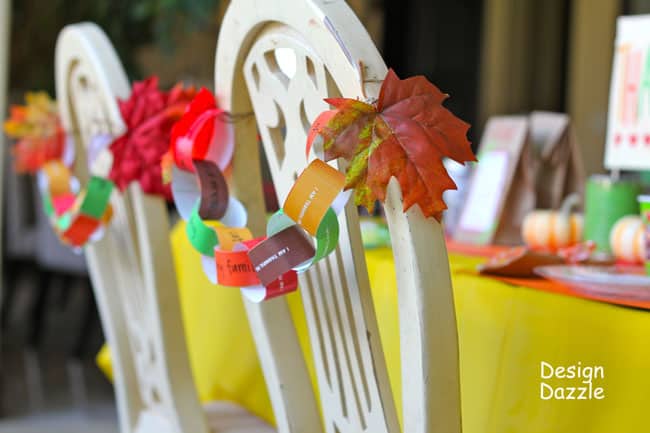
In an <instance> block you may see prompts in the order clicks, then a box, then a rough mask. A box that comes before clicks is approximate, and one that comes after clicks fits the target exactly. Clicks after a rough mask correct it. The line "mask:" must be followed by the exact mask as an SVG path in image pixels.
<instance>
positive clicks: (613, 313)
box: [98, 223, 650, 433]
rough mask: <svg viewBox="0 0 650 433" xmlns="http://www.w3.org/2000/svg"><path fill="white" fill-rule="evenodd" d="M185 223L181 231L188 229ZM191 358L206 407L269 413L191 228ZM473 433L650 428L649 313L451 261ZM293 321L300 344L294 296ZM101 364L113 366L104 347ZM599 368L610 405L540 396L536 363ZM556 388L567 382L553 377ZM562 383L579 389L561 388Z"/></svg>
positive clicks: (382, 311)
mask: <svg viewBox="0 0 650 433" xmlns="http://www.w3.org/2000/svg"><path fill="white" fill-rule="evenodd" d="M181 224H182V223H181ZM172 243H173V248H174V252H175V261H176V270H177V274H178V278H179V288H180V293H181V302H182V309H183V315H184V319H185V327H186V335H187V342H188V350H189V352H190V360H191V364H192V368H193V372H194V376H195V381H196V384H197V388H198V390H199V393H200V397H201V399H202V400H204V401H209V400H214V399H227V400H233V401H236V402H239V403H240V404H242V405H244V406H246V407H247V408H248V409H249V410H251V411H252V412H254V413H256V414H258V415H260V416H262V417H263V418H265V419H269V420H270V419H272V412H271V407H270V403H269V400H268V396H267V394H266V389H265V385H264V380H263V376H262V373H261V370H260V367H259V364H258V360H257V356H256V353H255V347H254V345H253V340H252V337H251V334H250V331H249V329H248V325H247V322H246V318H245V312H244V307H243V304H242V300H241V297H240V295H239V293H238V291H237V290H232V289H229V288H221V287H214V286H212V285H211V284H210V283H209V282H208V281H207V280H206V279H205V277H204V276H203V273H202V271H201V269H200V264H199V260H198V257H196V254H195V253H194V252H192V249H191V247H190V245H189V244H188V242H187V240H186V237H185V234H184V228H183V226H182V225H179V226H177V227H176V228H175V230H174V232H173V234H172ZM366 258H367V262H368V266H369V273H370V277H371V285H372V289H373V295H374V301H375V307H376V309H377V314H378V317H379V319H380V321H379V326H380V333H381V337H382V341H383V343H384V350H385V352H386V357H387V363H388V367H389V372H390V378H391V384H392V385H393V389H395V390H396V393H395V394H396V399H397V404H398V407H400V406H399V400H400V396H399V390H400V386H399V348H398V345H399V342H398V327H397V324H398V322H397V306H396V299H397V293H396V287H395V283H394V281H395V277H394V269H393V265H392V256H391V252H390V250H388V249H377V250H371V251H368V252H367V254H366ZM450 259H451V269H452V274H453V284H454V295H455V302H456V310H457V320H458V328H459V337H460V360H461V390H462V409H463V425H464V431H465V432H466V433H510V432H512V433H537V432H540V433H541V432H545V433H546V432H548V433H565V432H566V433H577V432H580V433H592V432H593V433H596V432H598V433H601V432H602V433H618V432H621V433H624V432H641V431H648V430H650V421H648V418H647V416H645V415H646V413H647V411H648V407H650V344H648V343H647V342H648V339H649V337H650V313H649V312H644V311H640V310H634V309H628V308H622V307H615V306H611V305H607V304H603V303H598V302H593V301H586V300H582V299H577V298H572V297H567V296H562V295H557V294H551V293H545V292H540V291H535V290H532V289H527V288H521V287H515V286H510V285H507V284H504V283H501V282H498V281H495V280H492V279H489V278H485V277H480V276H477V275H474V274H472V273H471V272H468V271H471V270H472V269H474V268H475V266H476V264H477V263H478V262H480V261H481V259H477V258H472V257H466V256H461V255H451V258H450ZM290 304H291V306H292V314H293V316H294V320H295V321H296V326H297V329H298V331H299V333H300V335H301V337H302V338H303V339H304V338H306V330H305V326H304V315H303V313H302V306H301V301H300V298H299V295H298V294H294V295H291V296H290ZM98 358H99V363H100V365H101V366H102V367H103V368H104V370H105V371H109V370H110V357H109V355H108V353H107V351H103V352H102V353H100V355H99V357H98ZM541 361H545V362H548V363H551V364H553V365H572V364H578V362H580V363H581V365H582V366H587V365H597V366H602V367H603V368H604V373H605V377H604V379H598V380H594V385H595V386H602V387H603V388H604V392H605V399H604V400H590V401H559V400H551V401H546V400H542V399H541V398H540V381H541V379H540V362H541ZM546 382H549V383H554V385H557V384H560V381H557V380H556V381H546ZM565 382H566V384H565V385H566V386H576V384H577V385H579V383H578V382H576V381H565Z"/></svg>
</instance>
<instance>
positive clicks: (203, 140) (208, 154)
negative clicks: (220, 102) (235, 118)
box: [165, 88, 232, 172]
mask: <svg viewBox="0 0 650 433" xmlns="http://www.w3.org/2000/svg"><path fill="white" fill-rule="evenodd" d="M225 116H226V113H225V112H224V111H223V110H221V109H219V108H218V107H217V103H216V100H215V98H214V95H212V93H210V91H209V90H207V89H205V88H202V89H201V90H200V91H199V92H198V94H197V95H196V97H195V98H194V99H193V100H192V102H191V103H190V104H189V106H188V107H187V111H186V112H185V114H183V116H182V117H181V119H180V120H179V121H178V122H176V124H175V125H174V127H173V128H172V132H171V139H170V148H169V152H170V153H171V155H172V158H173V160H174V162H175V163H176V165H177V166H178V167H179V168H181V169H183V170H186V171H189V172H194V165H193V163H192V160H204V159H210V160H212V161H214V162H216V163H217V164H218V165H219V166H220V168H221V169H222V170H224V169H225V166H226V165H227V163H228V162H230V158H231V157H232V143H231V142H230V141H231V138H230V137H231V132H230V129H231V127H230V125H229V124H228V123H227V122H226V121H224V120H223V118H225ZM220 120H221V121H220ZM223 160H227V161H226V162H225V163H223ZM165 164H166V165H168V164H169V161H166V162H165Z"/></svg>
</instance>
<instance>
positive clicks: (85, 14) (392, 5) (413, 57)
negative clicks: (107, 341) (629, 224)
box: [0, 0, 650, 433]
mask: <svg viewBox="0 0 650 433" xmlns="http://www.w3.org/2000/svg"><path fill="white" fill-rule="evenodd" d="M2 1H5V2H7V1H8V0H2ZM348 3H349V4H350V5H351V6H352V8H353V9H354V10H355V11H356V13H357V14H358V16H359V18H360V19H361V21H362V22H363V23H364V25H365V26H366V28H367V29H368V31H369V32H370V34H371V36H372V38H373V40H374V41H375V43H376V45H377V46H378V47H379V49H380V50H381V51H382V54H383V56H384V59H385V60H386V63H387V64H388V65H389V66H391V67H392V68H394V69H395V70H396V72H397V73H398V75H400V76H409V75H415V74H424V75H426V76H427V77H428V78H429V79H430V80H431V81H432V82H433V83H435V84H436V85H437V86H438V87H440V88H441V89H442V90H443V91H445V92H447V93H449V94H450V95H451V98H450V99H449V100H448V102H447V106H448V107H449V108H450V109H451V110H452V111H453V112H455V113H456V114H457V115H458V116H459V117H461V118H463V119H464V120H466V121H468V122H469V123H471V124H472V125H473V127H472V129H471V130H470V138H471V140H472V141H473V142H474V146H475V147H476V144H477V141H478V138H479V137H480V135H481V132H482V126H483V125H484V124H485V121H486V120H487V118H488V117H490V116H492V115H497V114H513V113H528V112H530V111H532V110H549V111H556V112H566V113H568V114H569V115H570V116H571V118H572V120H573V123H574V126H575V128H576V131H577V135H578V139H579V143H580V145H581V147H582V151H583V152H582V153H583V156H584V162H585V168H586V171H587V174H591V173H597V172H601V171H603V167H602V161H603V148H604V141H605V131H606V118H607V102H608V94H609V79H610V73H611V65H612V51H613V44H614V32H615V20H616V17H617V16H619V15H622V14H642V13H650V0H454V1H448V0H399V1H398V0H349V1H348ZM227 5H228V1H227V0H94V1H87V0H48V1H42V0H14V1H11V2H10V5H9V7H10V9H11V15H10V16H11V20H10V29H11V30H10V41H11V42H10V58H11V61H10V64H9V96H8V98H9V102H10V103H21V102H22V98H23V95H24V93H25V91H28V90H33V89H45V90H47V91H48V92H49V93H50V94H51V95H52V96H54V81H53V79H54V69H53V61H54V46H55V42H56V37H57V34H58V33H59V31H60V30H61V28H62V27H63V26H64V25H66V24H68V23H75V22H79V21H84V20H89V21H94V22H96V23H98V24H99V25H100V26H101V27H102V28H103V29H104V30H105V31H106V32H107V33H108V35H109V37H110V39H111V41H112V42H113V44H114V45H115V47H116V48H117V50H118V52H119V55H120V58H121V60H122V61H123V63H124V65H125V67H126V68H127V72H128V73H129V75H130V78H131V79H132V80H135V79H141V78H144V77H147V76H149V75H152V74H157V75H159V76H160V79H161V84H162V87H163V88H166V87H169V86H170V85H172V84H173V83H175V82H177V81H178V80H179V79H182V80H184V81H187V82H192V83H195V84H198V85H204V86H207V87H211V86H212V84H213V68H214V53H215V43H216V40H217V34H218V31H219V22H220V19H221V17H222V15H223V13H224V11H225V9H226V7H227ZM0 14H1V12H0ZM3 117H4V115H3ZM3 149H5V150H6V149H8V146H3ZM10 159H11V157H10V155H9V153H8V152H5V155H4V161H3V169H2V177H3V182H4V197H3V200H4V202H3V207H2V209H3V234H4V235H3V244H4V245H3V249H2V252H3V275H2V277H3V284H2V292H1V296H2V298H1V300H2V304H1V305H2V307H1V316H0V321H1V326H2V330H1V332H0V338H1V346H2V347H1V350H2V351H1V353H0V362H1V365H0V431H1V432H7V433H13V432H31V431H57V430H52V429H50V427H51V426H52V425H53V424H52V422H53V421H52V420H53V419H55V418H56V417H61V421H60V422H61V423H65V422H67V421H69V419H73V418H74V417H75V414H76V413H78V412H79V410H80V409H83V410H84V411H85V413H86V414H87V413H91V414H93V416H92V417H91V418H92V419H93V423H92V428H93V430H92V431H93V432H101V431H104V430H105V431H116V428H117V427H116V419H115V414H114V405H113V396H112V390H111V387H110V385H109V383H108V382H107V381H106V380H105V379H104V377H103V376H102V375H101V373H100V372H99V371H98V370H97V368H96V366H95V363H94V356H95V354H96V353H97V350H98V349H99V347H100V346H101V344H102V342H103V336H102V331H101V326H100V323H99V319H98V317H97V313H96V307H95V303H94V300H93V296H92V291H91V287H90V283H89V281H88V277H87V275H86V271H85V266H84V263H83V258H82V256H80V255H75V254H73V253H71V252H69V251H68V250H67V249H66V248H64V247H60V246H59V245H58V241H57V240H56V238H55V237H54V235H53V234H52V233H51V231H50V230H49V226H48V225H47V222H46V220H45V217H44V216H43V215H42V213H41V211H40V206H39V205H38V203H39V200H38V196H37V195H36V192H35V191H36V190H35V188H34V185H33V181H32V179H31V178H30V177H29V176H17V175H15V174H14V173H13V172H12V170H11V161H10ZM52 414H57V415H52ZM52 417H55V418H52ZM86 418H87V417H86ZM3 419H4V420H5V421H4V422H5V424H4V426H3ZM56 419H58V418H56ZM7 420H9V421H7ZM21 420H23V421H21ZM66 420H67V421H66ZM28 421H29V422H28ZM84 422H86V421H84ZM48 425H49V426H50V427H48V428H47V429H43V428H44V427H43V426H48ZM61 425H63V424H61ZM79 425H82V424H79ZM83 425H84V426H85V427H83V426H82V427H79V429H80V430H79V431H86V430H84V428H86V427H88V426H89V425H90V424H88V425H85V424H83ZM30 429H31V430H30ZM103 429H104V430H103ZM61 431H64V430H61ZM65 431H66V432H67V433H70V432H73V431H76V430H73V427H70V428H69V429H68V430H65Z"/></svg>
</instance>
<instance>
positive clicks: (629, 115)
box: [605, 15, 650, 170]
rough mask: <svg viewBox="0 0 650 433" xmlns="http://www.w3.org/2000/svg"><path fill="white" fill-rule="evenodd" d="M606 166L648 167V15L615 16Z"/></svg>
mask: <svg viewBox="0 0 650 433" xmlns="http://www.w3.org/2000/svg"><path fill="white" fill-rule="evenodd" d="M605 167H607V168H608V169H613V170H615V169H626V170H648V169H650V15H636V16H629V17H619V18H618V22H617V26H616V46H615V51H614V65H613V68H612V81H611V86H610V93H609V113H608V125H607V141H606V149H605Z"/></svg>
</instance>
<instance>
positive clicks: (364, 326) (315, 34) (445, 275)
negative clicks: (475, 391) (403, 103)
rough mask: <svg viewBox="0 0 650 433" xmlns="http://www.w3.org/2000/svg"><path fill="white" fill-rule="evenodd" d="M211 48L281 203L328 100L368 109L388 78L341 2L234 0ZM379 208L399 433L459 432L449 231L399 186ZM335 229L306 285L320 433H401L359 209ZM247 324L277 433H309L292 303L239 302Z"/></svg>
mask: <svg viewBox="0 0 650 433" xmlns="http://www.w3.org/2000/svg"><path fill="white" fill-rule="evenodd" d="M219 41H220V42H219V43H218V48H217V56H216V58H217V60H216V69H215V79H216V86H215V87H216V91H217V96H218V98H219V101H220V104H221V105H222V106H223V107H224V108H225V109H226V110H229V111H231V112H232V113H235V114H244V113H247V112H250V111H251V110H253V111H254V113H255V118H256V121H257V127H258V129H259V133H260V136H261V137H262V141H263V148H264V152H265V154H266V157H267V159H268V161H269V168H270V170H271V174H272V177H273V182H274V184H275V187H276V191H277V193H278V196H279V199H280V202H282V200H283V198H284V197H285V196H286V194H287V192H288V190H289V188H290V186H291V185H292V184H293V181H294V179H295V176H296V174H297V173H299V172H300V171H301V170H302V169H303V168H304V167H305V166H306V165H307V159H306V157H305V156H304V155H305V152H304V149H305V141H306V134H307V132H308V128H309V125H310V124H311V121H312V120H313V119H314V118H315V116H316V115H317V114H318V113H319V112H320V111H322V110H323V109H326V108H327V106H326V105H325V103H324V102H323V101H322V98H323V97H325V96H336V95H339V94H340V95H343V96H345V97H349V98H362V99H366V98H374V97H376V96H377V94H378V90H379V86H380V83H378V82H377V81H378V80H381V79H382V78H383V77H384V76H385V74H386V66H385V64H384V62H383V60H382V58H381V56H380V55H379V53H378V51H377V49H376V48H375V46H374V45H373V44H372V42H371V40H370V38H369V36H368V34H367V33H366V31H365V29H364V28H363V26H362V25H361V23H360V22H359V21H358V19H357V18H356V17H355V16H354V14H353V13H352V12H351V10H350V9H349V7H348V6H347V5H346V3H345V2H344V1H343V0H232V2H231V4H230V6H229V9H228V11H227V13H226V15H225V17H224V21H223V23H222V26H221V32H220V35H219ZM278 48H279V49H280V53H283V54H281V55H280V57H282V56H285V57H287V56H289V57H290V54H289V55H288V54H287V53H291V52H293V55H294V56H295V67H293V66H291V67H286V65H285V67H282V66H283V65H281V62H278V59H277V57H276V54H275V53H276V52H277V51H276V50H277V49H278ZM288 63H290V64H291V65H293V64H294V62H288ZM362 68H363V71H362ZM364 78H365V80H364ZM235 127H236V132H235V134H236V139H237V142H236V145H237V148H236V152H235V157H234V176H233V177H234V179H233V181H234V187H235V190H236V193H237V195H238V198H239V199H240V200H242V201H243V203H244V204H245V205H246V206H247V208H248V209H249V215H250V228H251V229H252V230H253V232H254V233H256V234H258V235H259V234H262V233H263V232H264V225H265V221H264V218H263V215H264V203H263V199H262V195H261V188H260V182H261V175H260V170H259V157H260V156H259V151H258V145H257V140H256V132H257V131H256V130H255V128H254V125H253V122H252V120H251V119H246V120H243V121H240V122H236V123H235ZM339 166H340V163H339ZM385 208H386V213H387V218H388V223H389V227H390V232H391V236H392V239H393V253H394V256H395V265H396V270H397V280H398V281H397V283H398V288H399V309H400V338H401V359H402V384H403V389H402V396H403V408H402V410H403V416H404V431H405V432H408V433H425V432H426V433H457V432H460V431H461V417H460V387H459V375H458V338H457V328H456V321H455V312H454V303H453V293H452V287H451V279H450V273H449V264H448V260H447V252H446V247H445V241H444V236H443V230H442V227H441V226H440V224H439V223H437V222H436V221H435V220H433V219H426V218H424V216H423V215H422V213H421V211H420V210H419V208H414V209H412V210H410V211H409V212H407V213H404V212H402V206H401V192H400V190H399V186H398V184H397V183H396V181H395V180H393V181H392V182H391V184H390V186H389V192H388V197H387V201H386V206H385ZM339 221H340V223H341V234H340V239H341V242H340V246H339V248H337V250H336V251H335V252H334V253H333V254H331V255H330V257H328V258H327V259H325V260H323V261H322V262H321V263H319V264H318V265H317V266H315V267H314V269H312V270H310V271H309V272H307V273H306V274H303V275H302V276H301V277H300V286H301V291H302V292H301V293H302V297H303V301H304V304H305V312H306V316H307V324H308V328H309V334H310V340H311V347H312V350H313V353H314V360H315V366H316V372H317V377H318V386H319V394H320V395H319V397H320V403H321V408H322V414H323V420H324V430H325V431H326V432H327V433H359V432H368V433H382V432H386V433H396V432H398V431H399V426H398V422H397V416H396V409H395V407H394V402H393V395H392V392H391V389H390V384H389V382H388V375H387V372H386V365H385V361H384V356H383V352H382V348H381V343H380V340H379V333H378V330H377V324H376V318H375V313H374V308H373V304H372V299H371V293H370V289H369V283H368V277H367V270H366V265H365V258H364V255H363V247H362V244H361V237H360V230H359V223H358V214H357V211H356V208H355V207H354V206H353V205H352V204H349V205H348V206H347V208H346V212H345V215H344V216H342V217H341V218H339ZM247 312H248V315H249V319H250V322H251V327H252V329H253V334H254V336H255V339H256V343H257V347H258V352H259V354H260V358H261V360H262V367H263V369H264V374H265V377H266V380H267V384H269V388H270V390H269V391H270V394H271V401H272V403H273V408H274V411H275V415H276V418H277V421H278V425H279V430H280V431H281V432H284V431H287V432H289V431H290V432H307V431H310V432H315V431H317V429H318V428H319V427H318V425H317V424H316V419H315V415H314V410H313V404H312V402H311V401H310V399H309V397H310V388H309V383H308V378H307V375H306V372H305V367H304V363H303V361H302V355H301V351H300V348H299V347H298V345H297V343H296V341H295V331H294V330H293V328H292V326H291V324H290V323H288V322H289V319H288V317H289V315H288V312H287V307H286V302H285V301H284V300H283V299H279V300H274V301H271V302H268V303H263V304H259V305H257V304H251V303H247Z"/></svg>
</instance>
